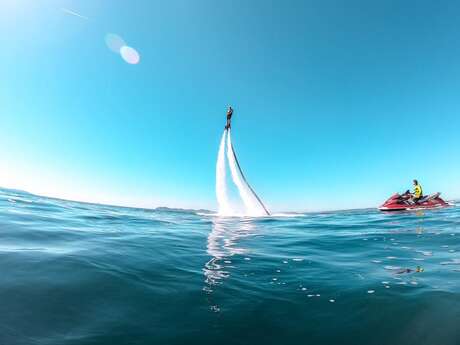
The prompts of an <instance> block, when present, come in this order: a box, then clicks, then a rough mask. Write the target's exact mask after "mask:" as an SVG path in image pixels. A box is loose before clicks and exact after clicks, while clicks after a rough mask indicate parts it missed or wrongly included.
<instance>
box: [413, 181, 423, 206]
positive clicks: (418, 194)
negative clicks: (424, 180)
mask: <svg viewBox="0 0 460 345" xmlns="http://www.w3.org/2000/svg"><path fill="white" fill-rule="evenodd" d="M413 183H414V193H413V194H412V201H413V202H414V203H415V204H416V203H418V201H419V200H420V199H421V198H423V190H422V186H421V185H420V184H419V183H418V181H417V180H414V181H413Z"/></svg>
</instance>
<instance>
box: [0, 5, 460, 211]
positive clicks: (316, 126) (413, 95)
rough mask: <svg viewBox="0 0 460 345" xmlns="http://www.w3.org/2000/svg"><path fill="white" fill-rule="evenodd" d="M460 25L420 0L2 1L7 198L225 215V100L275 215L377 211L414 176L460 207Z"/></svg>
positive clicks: (249, 167)
mask: <svg viewBox="0 0 460 345" xmlns="http://www.w3.org/2000/svg"><path fill="white" fill-rule="evenodd" d="M71 12H74V13H75V14H72V13H71ZM459 13H460V3H458V2H455V1H423V0H422V1H420V0H418V1H400V0H397V1H391V0H384V1H368V0H362V1H354V0H350V1H329V0H318V1H308V0H302V1H296V0H290V1H269V0H251V1H247V0H234V1H214V0H193V1H190V0H181V1H178V0H167V1H166V0H164V1H154V0H145V1H140V0H133V1H109V0H104V1H102V0H101V1H89V0H87V1H83V0H81V1H77V0H73V1H71V0H59V1H58V0H55V1H52V0H42V1H30V0H3V1H1V2H0V42H1V51H0V52H1V53H0V131H1V132H0V134H1V135H0V147H1V159H0V186H3V187H14V188H20V189H24V190H28V191H30V192H34V193H39V194H44V195H50V196H56V197H63V198H69V199H75V200H84V201H93V202H104V203H111V204H120V205H130V206H142V207H155V206H162V205H164V206H175V207H194V208H200V207H204V208H211V209H215V208H216V202H215V192H214V184H215V162H216V155H217V150H218V145H219V141H220V137H221V135H222V130H223V126H224V124H225V111H226V107H227V106H228V105H229V104H232V105H233V106H234V108H235V114H234V121H233V135H232V136H233V142H234V145H235V149H236V150H237V153H238V155H239V159H240V162H241V163H242V166H243V168H244V170H245V173H246V175H247V177H248V179H249V181H250V182H251V183H252V185H253V187H254V188H255V189H256V190H257V191H258V193H259V194H260V196H261V197H262V199H263V200H264V201H265V203H266V204H267V205H268V206H269V208H271V209H272V210H273V209H274V210H317V209H337V208H353V207H361V206H377V205H379V204H380V203H381V202H383V201H384V199H386V198H387V197H388V196H389V195H390V194H392V193H393V192H395V191H403V190H405V189H407V188H409V187H411V180H412V179H413V178H418V179H419V180H420V182H421V183H422V185H423V186H424V190H425V192H426V193H430V192H435V191H441V192H442V193H443V195H444V196H445V197H446V198H448V199H452V198H458V197H460V182H459V177H460V158H459V157H460V140H459V133H460V97H459V91H460V21H459ZM77 14H78V15H77ZM108 33H115V34H117V35H120V36H121V37H122V38H123V39H124V40H125V42H126V43H127V44H128V45H130V46H132V47H133V48H135V49H136V50H137V51H138V52H139V54H140V58H141V59H140V63H139V64H135V65H133V64H128V63H126V62H125V61H124V60H123V59H122V58H121V57H120V55H117V54H115V53H113V52H112V51H110V50H109V49H108V47H107V45H106V43H105V37H106V35H107V34H108Z"/></svg>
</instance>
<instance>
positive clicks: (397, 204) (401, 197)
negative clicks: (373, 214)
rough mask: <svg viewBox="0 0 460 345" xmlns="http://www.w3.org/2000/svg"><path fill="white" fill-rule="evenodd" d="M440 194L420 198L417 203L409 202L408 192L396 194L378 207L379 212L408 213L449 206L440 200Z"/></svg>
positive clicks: (409, 195)
mask: <svg viewBox="0 0 460 345" xmlns="http://www.w3.org/2000/svg"><path fill="white" fill-rule="evenodd" d="M440 195H441V193H434V194H431V195H427V196H424V197H422V198H421V199H420V200H418V201H417V202H414V201H412V200H411V194H410V192H409V191H407V192H405V193H404V194H399V193H396V194H394V195H393V196H391V198H389V199H388V200H387V201H385V202H384V203H383V205H382V206H380V207H379V210H380V211H409V210H420V209H430V208H440V207H446V206H449V203H447V202H446V201H444V200H443V199H441V198H440V197H439V196H440Z"/></svg>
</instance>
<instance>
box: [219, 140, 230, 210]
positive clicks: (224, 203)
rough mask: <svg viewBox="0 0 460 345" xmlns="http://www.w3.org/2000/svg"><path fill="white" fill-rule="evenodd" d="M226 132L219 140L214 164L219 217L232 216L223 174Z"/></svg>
mask: <svg viewBox="0 0 460 345" xmlns="http://www.w3.org/2000/svg"><path fill="white" fill-rule="evenodd" d="M226 133H227V131H224V134H222V139H221V140H220V147H219V153H218V155H217V164H216V196H217V203H218V205H219V215H222V216H228V215H231V214H233V211H232V208H231V206H230V202H229V200H228V196H227V184H226V180H225V178H226V174H225V134H226Z"/></svg>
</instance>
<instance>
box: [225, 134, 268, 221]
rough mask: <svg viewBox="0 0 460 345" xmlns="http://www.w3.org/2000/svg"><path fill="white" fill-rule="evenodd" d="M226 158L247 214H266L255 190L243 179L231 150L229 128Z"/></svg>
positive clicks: (233, 152)
mask: <svg viewBox="0 0 460 345" xmlns="http://www.w3.org/2000/svg"><path fill="white" fill-rule="evenodd" d="M227 159H228V163H229V166H230V172H231V174H232V180H233V183H235V185H236V187H237V188H238V192H239V194H240V196H241V199H242V200H243V203H244V206H246V211H247V214H248V215H250V216H264V215H268V211H267V210H266V209H265V206H263V204H262V202H261V201H260V199H259V198H258V197H257V195H256V194H255V192H254V191H253V190H252V188H251V187H250V186H249V184H248V183H247V182H246V181H245V178H244V175H243V173H242V171H241V169H240V167H239V164H238V162H237V160H236V154H235V151H234V150H233V145H232V139H231V136H230V130H228V135H227Z"/></svg>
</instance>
